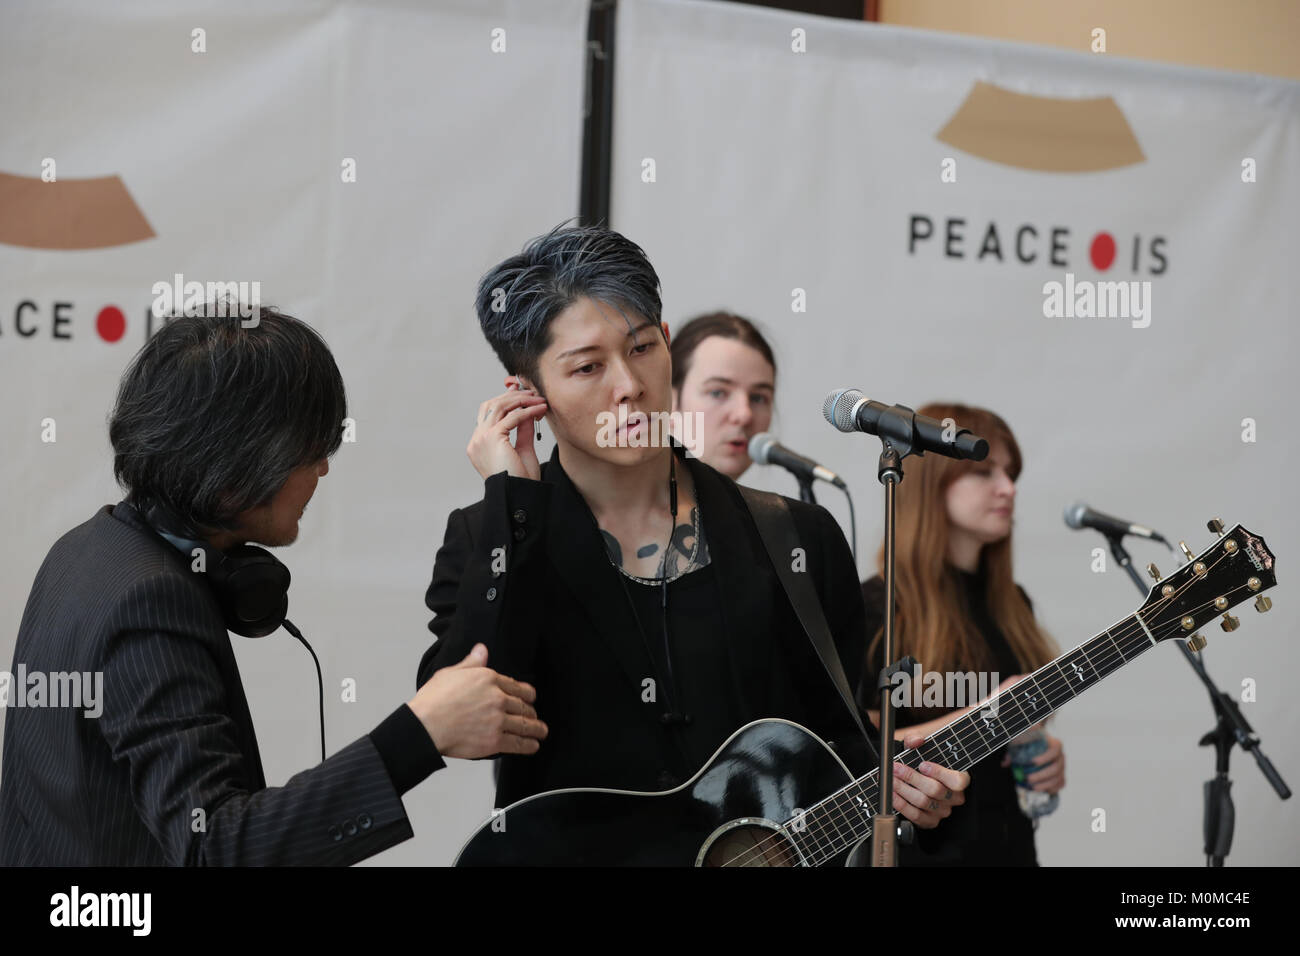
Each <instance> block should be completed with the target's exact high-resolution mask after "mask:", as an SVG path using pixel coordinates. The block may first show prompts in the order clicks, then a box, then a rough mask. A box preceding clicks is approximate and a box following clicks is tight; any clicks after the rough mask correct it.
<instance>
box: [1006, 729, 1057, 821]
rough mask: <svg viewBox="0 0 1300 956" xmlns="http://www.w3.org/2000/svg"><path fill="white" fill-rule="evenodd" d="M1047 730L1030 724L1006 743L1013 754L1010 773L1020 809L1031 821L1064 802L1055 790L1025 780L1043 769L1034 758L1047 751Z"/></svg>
mask: <svg viewBox="0 0 1300 956" xmlns="http://www.w3.org/2000/svg"><path fill="white" fill-rule="evenodd" d="M1047 746H1048V744H1047V731H1046V730H1044V729H1043V728H1042V727H1031V728H1030V729H1029V730H1026V731H1025V732H1024V733H1023V734H1021V735H1020V736H1019V737H1016V738H1015V739H1014V740H1012V741H1011V742H1010V743H1009V744H1007V753H1008V754H1009V755H1010V756H1011V775H1012V776H1013V777H1014V778H1015V781H1016V796H1017V797H1018V798H1019V800H1020V810H1021V812H1022V813H1023V814H1024V815H1025V816H1027V817H1029V819H1031V820H1035V821H1036V820H1037V819H1038V818H1039V817H1043V816H1047V814H1049V813H1051V812H1052V811H1053V810H1055V809H1056V806H1057V804H1058V803H1060V802H1061V801H1060V800H1059V799H1058V798H1057V795H1056V794H1054V793H1044V792H1043V791H1042V790H1033V789H1030V784H1029V783H1028V782H1027V781H1026V779H1025V778H1026V777H1028V776H1029V775H1030V774H1031V773H1037V772H1038V771H1040V770H1042V769H1043V768H1042V767H1041V766H1038V765H1036V764H1034V763H1033V762H1032V761H1033V759H1034V758H1035V757H1037V756H1038V755H1039V754H1041V753H1044V752H1045V751H1046V750H1047Z"/></svg>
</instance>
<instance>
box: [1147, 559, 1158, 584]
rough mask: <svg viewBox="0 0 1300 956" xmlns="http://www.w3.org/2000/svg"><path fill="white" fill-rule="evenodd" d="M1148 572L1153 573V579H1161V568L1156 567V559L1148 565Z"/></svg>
mask: <svg viewBox="0 0 1300 956" xmlns="http://www.w3.org/2000/svg"><path fill="white" fill-rule="evenodd" d="M1147 574H1149V575H1151V580H1153V581H1159V580H1160V569H1159V568H1157V567H1156V563H1155V562H1154V561H1152V562H1151V563H1150V564H1148V565H1147Z"/></svg>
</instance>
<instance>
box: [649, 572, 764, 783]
mask: <svg viewBox="0 0 1300 956" xmlns="http://www.w3.org/2000/svg"><path fill="white" fill-rule="evenodd" d="M714 578H715V575H714V570H713V566H712V565H705V566H704V567H702V568H696V569H694V570H693V571H690V572H689V573H687V574H684V575H682V576H681V577H679V578H677V579H676V580H674V581H671V582H669V584H668V631H667V642H668V646H669V648H671V654H672V668H671V677H670V676H669V674H670V671H669V667H668V662H667V660H666V658H665V654H664V627H663V620H664V609H663V604H662V590H661V586H660V585H657V584H656V585H649V584H641V583H639V582H637V581H633V580H630V579H627V578H624V584H625V586H626V587H627V590H628V595H629V598H630V600H631V601H632V603H633V606H634V608H635V610H636V620H637V623H638V625H639V627H640V630H641V634H640V635H637V637H636V638H634V639H636V640H645V642H646V644H647V647H648V650H649V653H650V656H651V658H652V659H653V660H654V662H655V670H656V673H657V677H656V678H655V680H656V685H657V686H656V687H655V693H656V697H657V702H658V703H659V704H661V705H663V708H664V711H665V712H667V711H668V709H669V707H670V706H671V707H672V708H673V709H675V710H676V711H677V712H678V713H679V714H685V715H687V716H689V718H690V721H689V723H681V722H678V723H675V724H673V725H672V726H673V727H674V728H675V734H674V735H675V736H676V737H677V742H678V744H679V746H680V747H681V749H682V751H683V756H684V757H685V760H686V764H685V766H684V767H682V768H679V769H681V770H688V771H689V772H692V773H693V772H694V771H695V770H698V769H699V768H700V767H702V766H703V765H704V763H705V762H706V761H707V760H708V759H709V758H710V757H711V756H713V754H714V752H715V751H716V750H717V749H718V747H720V746H721V745H722V743H723V742H724V741H725V740H726V739H727V737H729V736H730V735H731V734H732V733H733V732H734V731H735V730H736V729H737V728H739V727H741V726H743V725H744V724H745V723H747V722H748V719H749V718H750V716H751V715H749V714H747V713H745V710H744V705H743V704H742V702H741V699H740V695H739V694H738V693H737V691H736V678H735V672H734V669H733V668H732V666H731V654H732V651H733V647H732V643H733V642H730V641H728V640H727V637H726V635H725V633H724V631H723V625H722V619H721V617H720V615H719V614H718V603H719V595H718V593H717V589H716V587H715V584H714ZM737 649H738V648H737ZM764 716H766V715H764Z"/></svg>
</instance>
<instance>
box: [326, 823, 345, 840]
mask: <svg viewBox="0 0 1300 956" xmlns="http://www.w3.org/2000/svg"><path fill="white" fill-rule="evenodd" d="M325 832H326V833H328V834H329V835H330V839H331V840H333V841H334V842H335V843H338V842H339V840H342V839H343V831H342V830H340V829H339V828H338V825H337V824H335V825H334V826H331V827H330V828H329V829H328V830H326V831H325Z"/></svg>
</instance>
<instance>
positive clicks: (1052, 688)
mask: <svg viewBox="0 0 1300 956" xmlns="http://www.w3.org/2000/svg"><path fill="white" fill-rule="evenodd" d="M1226 557H1227V555H1223V556H1220V558H1219V559H1217V560H1216V561H1215V562H1214V563H1215V564H1216V565H1217V564H1218V563H1219V561H1221V560H1223V559H1224V558H1226ZM1208 570H1209V569H1208V568H1207V572H1208ZM1199 577H1200V576H1199V575H1198V576H1197V577H1194V578H1191V579H1189V581H1188V582H1187V583H1186V584H1185V585H1183V587H1182V588H1180V589H1179V590H1177V591H1175V592H1174V593H1172V594H1170V595H1167V596H1162V597H1161V599H1160V602H1158V603H1157V605H1154V606H1153V608H1154V610H1155V612H1156V614H1157V615H1158V614H1159V613H1160V610H1161V609H1160V607H1159V604H1161V603H1165V604H1167V603H1168V602H1170V601H1172V600H1173V599H1174V598H1175V597H1177V596H1179V594H1180V593H1181V591H1182V590H1185V589H1186V587H1188V586H1190V585H1191V584H1192V583H1195V581H1196V580H1197V579H1198V578H1199ZM1234 590H1236V589H1234ZM1229 593H1231V592H1229ZM1209 603H1213V602H1207V604H1206V605H1204V606H1208V604H1209ZM1196 610H1200V607H1198V608H1196V609H1193V613H1195V611H1196ZM1138 613H1141V612H1140V611H1139V612H1138ZM1134 617H1135V616H1134ZM1155 626H1156V627H1157V628H1164V627H1168V628H1169V633H1170V634H1172V633H1176V631H1177V628H1178V627H1181V624H1179V625H1176V626H1175V625H1173V623H1172V621H1170V622H1166V623H1163V624H1162V623H1161V622H1159V621H1157V622H1156V623H1155ZM1125 628H1128V630H1127V631H1126V630H1125ZM1139 631H1141V623H1140V622H1138V627H1137V629H1136V630H1134V629H1133V628H1132V627H1131V625H1129V624H1128V623H1127V619H1126V620H1125V621H1124V622H1120V625H1119V629H1118V630H1117V632H1116V634H1111V633H1110V629H1107V630H1106V631H1104V632H1102V633H1101V634H1097V635H1094V637H1093V638H1090V639H1089V641H1085V642H1082V643H1081V644H1079V645H1077V646H1076V647H1075V648H1073V649H1071V651H1069V652H1067V653H1065V654H1062V655H1061V656H1060V657H1058V658H1057V659H1055V660H1053V661H1051V662H1049V663H1048V664H1046V665H1044V666H1043V667H1041V668H1039V670H1038V671H1036V672H1035V674H1034V675H1029V677H1028V678H1027V679H1029V680H1032V682H1033V684H1034V686H1035V687H1037V688H1038V690H1039V691H1040V692H1042V695H1043V696H1044V697H1048V696H1050V695H1055V694H1057V693H1058V692H1059V690H1060V689H1061V686H1062V685H1061V683H1060V682H1061V681H1064V682H1065V684H1066V685H1067V686H1068V685H1069V678H1068V676H1067V675H1066V673H1065V672H1064V671H1062V669H1061V668H1062V662H1063V661H1064V660H1065V659H1066V658H1068V657H1070V655H1071V654H1073V653H1074V652H1075V651H1078V652H1079V653H1081V654H1082V655H1083V657H1084V659H1085V660H1087V661H1089V666H1090V667H1091V668H1092V670H1093V673H1094V675H1100V674H1101V671H1102V670H1103V669H1105V668H1111V669H1110V670H1107V672H1106V673H1105V674H1104V675H1101V676H1098V677H1097V679H1096V680H1095V681H1094V682H1093V683H1099V682H1100V681H1101V680H1103V679H1104V678H1105V677H1107V676H1109V675H1110V674H1111V673H1113V672H1114V670H1116V669H1118V666H1116V667H1111V665H1112V664H1114V660H1115V656H1116V655H1118V656H1119V657H1120V658H1121V659H1122V662H1123V663H1127V661H1128V660H1129V659H1130V658H1129V657H1126V656H1125V655H1124V653H1123V651H1122V650H1121V649H1120V648H1119V646H1118V644H1116V639H1117V638H1118V640H1119V641H1122V642H1124V645H1125V648H1124V649H1126V650H1129V651H1132V650H1134V649H1144V648H1145V647H1146V646H1150V645H1149V644H1143V642H1142V640H1141V638H1140V637H1139V636H1138V634H1139ZM1102 637H1107V638H1109V639H1110V641H1111V643H1112V644H1113V645H1115V650H1114V651H1112V650H1111V649H1110V648H1105V645H1102V647H1103V648H1104V649H1105V652H1104V654H1102V655H1101V656H1097V655H1096V653H1095V651H1094V657H1093V658H1089V656H1088V654H1087V652H1086V651H1084V650H1083V646H1084V644H1087V643H1090V642H1091V641H1098V640H1100V639H1101V638H1102ZM1133 656H1134V657H1136V656H1137V655H1136V654H1133ZM1099 665H1100V666H1099ZM1119 666H1122V664H1121V665H1119ZM1049 668H1051V669H1052V671H1051V673H1050V674H1042V673H1041V672H1044V671H1047V670H1048V669H1049ZM1035 675H1037V676H1035ZM1016 686H1019V685H1016ZM1044 687H1046V688H1047V689H1046V690H1044V689H1043V688H1044ZM1089 687H1091V684H1090V685H1089ZM1084 689H1087V688H1084ZM1010 690H1011V688H1008V691H1010ZM1004 693H1005V692H1004ZM1072 696H1077V694H1073V695H1072ZM1010 699H1011V700H1012V701H1013V702H1015V699H1014V695H1013V696H1012V697H1011V698H1010ZM1030 699H1031V700H1032V699H1034V698H1030ZM1037 707H1038V705H1034V707H1033V708H1032V709H1031V711H1030V713H1037ZM1017 708H1018V709H1019V711H1020V716H1021V718H1022V719H1025V711H1024V708H1023V706H1022V705H1021V704H1020V703H1017ZM1000 710H1001V707H999V711H1000ZM1055 710H1056V708H1054V707H1051V706H1049V707H1048V711H1049V713H1048V714H1047V716H1050V714H1051V713H1054V712H1055ZM972 713H974V711H972V712H968V713H967V714H964V715H963V716H962V717H959V718H956V719H954V720H953V721H951V722H950V723H949V724H947V725H945V727H943V728H940V730H939V731H936V733H935V734H932V735H930V737H931V739H930V741H927V743H934V742H935V741H934V738H935V737H937V736H938V735H939V734H940V733H942V732H943V731H944V730H947V729H949V728H950V727H952V726H953V725H955V724H958V723H961V722H963V721H965V720H966V718H967V717H970V716H971V714H972ZM1029 721H1030V722H1029V723H1028V724H1026V728H1027V727H1029V726H1032V725H1033V723H1035V722H1036V721H1034V720H1032V719H1029ZM969 724H970V728H971V730H972V731H973V732H970V731H968V730H966V729H965V728H958V729H957V730H954V731H951V734H952V736H953V737H954V738H955V739H956V740H958V741H959V742H960V743H961V745H962V750H963V751H964V752H965V753H966V754H967V756H968V757H969V756H970V754H971V753H973V752H974V749H973V748H972V746H971V745H972V743H973V742H978V743H979V744H980V749H983V748H986V747H988V743H987V740H986V739H985V737H984V734H983V732H982V731H981V730H980V729H979V725H978V723H976V722H975V721H974V720H971V721H969ZM1007 726H1009V725H1008V724H1007V723H1006V721H1005V720H1003V727H1004V728H1006V727H1007ZM1018 732H1021V731H1017V733H1018ZM923 746H924V745H923ZM996 749H997V748H996V747H994V748H992V749H989V750H988V751H987V752H986V753H984V754H982V755H981V756H980V757H978V758H976V759H975V760H973V761H972V764H971V765H973V764H974V763H978V762H979V760H982V759H984V757H986V756H988V754H991V753H992V752H993V751H994V750H996ZM950 753H951V751H950ZM923 756H924V755H922V754H921V753H920V749H919V748H916V749H912V750H907V751H904V752H903V753H902V754H900V755H899V758H898V761H897V762H902V763H907V762H908V760H909V759H910V758H915V757H923ZM878 773H879V770H878V769H877V770H873V771H872V773H871V774H869V775H867V777H866V778H863V779H862V781H861V782H859V781H853V782H852V783H850V784H849V785H847V786H846V787H844V788H842V789H841V790H840V791H838V792H837V793H835V794H832V795H831V796H830V797H828V798H826V799H825V800H823V801H821V802H819V804H817V805H815V806H814V807H812V808H810V809H809V810H808V811H805V812H804V814H805V815H807V814H812V813H813V812H814V811H817V810H819V809H820V810H821V815H822V816H823V817H825V816H827V815H832V822H833V823H835V824H836V827H835V829H836V830H837V831H839V829H840V828H839V826H838V820H835V819H834V818H833V815H834V814H836V813H838V814H840V815H841V816H844V817H846V818H847V817H849V816H850V815H849V814H845V812H844V811H845V810H846V809H848V810H851V811H852V814H851V816H852V817H854V818H858V817H861V816H863V815H864V808H863V806H862V805H861V804H862V802H863V799H862V798H864V797H865V798H866V802H867V806H868V807H870V805H871V801H872V799H878V798H879V788H878V787H877V786H876V783H877V781H876V780H875V779H874V777H875V776H876V775H878ZM873 788H874V792H872V789H873ZM846 797H848V802H847V807H846V806H845V805H843V804H844V801H845V798H846ZM850 827H851V829H850V832H851V833H852V834H854V835H856V834H857V832H858V829H857V826H856V825H855V824H852V823H851V824H850ZM804 829H806V824H805V825H804V826H801V827H799V828H798V829H797V830H796V832H795V834H792V835H791V836H790V840H791V841H792V842H794V843H795V844H796V846H797V845H798V836H799V835H800V834H802V832H803V830H804ZM827 829H828V828H827V827H825V826H824V825H822V826H819V825H817V821H816V820H815V819H814V828H813V830H812V832H811V833H810V834H809V836H811V837H812V839H811V840H808V838H807V837H805V842H811V843H812V847H811V849H813V850H814V851H815V850H819V849H823V848H822V847H820V846H819V845H818V844H819V841H818V839H817V838H818V837H824V836H825V835H826V831H827ZM869 829H870V828H869V827H868V831H869ZM836 835H838V836H840V837H842V836H843V834H842V833H841V832H837V834H836ZM780 838H781V834H774V835H773V837H772V838H769V840H770V839H780ZM834 852H839V850H835V851H834ZM831 855H834V853H832V854H831Z"/></svg>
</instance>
